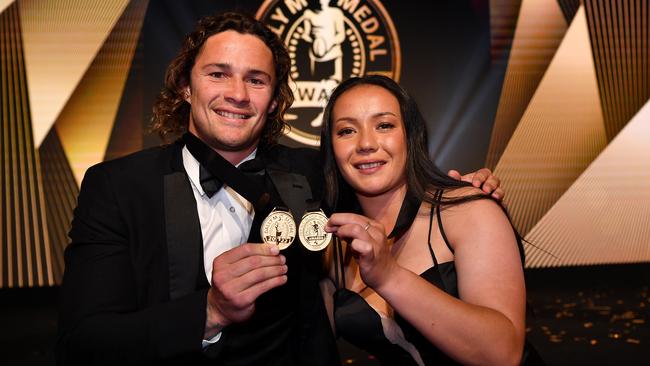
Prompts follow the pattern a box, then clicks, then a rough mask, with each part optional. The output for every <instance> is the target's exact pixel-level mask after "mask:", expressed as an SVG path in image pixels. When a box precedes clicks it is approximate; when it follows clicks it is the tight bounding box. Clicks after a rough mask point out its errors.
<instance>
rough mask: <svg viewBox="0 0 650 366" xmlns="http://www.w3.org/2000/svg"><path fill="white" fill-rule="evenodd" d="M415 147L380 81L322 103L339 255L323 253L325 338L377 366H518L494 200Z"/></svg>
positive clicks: (516, 314)
mask: <svg viewBox="0 0 650 366" xmlns="http://www.w3.org/2000/svg"><path fill="white" fill-rule="evenodd" d="M426 136H427V134H426V127H425V123H424V121H423V118H422V116H421V115H420V113H419V111H418V108H417V106H416V104H415V102H414V100H413V99H412V98H411V97H410V96H409V95H408V94H407V93H406V92H405V91H404V90H403V89H402V88H401V87H400V86H399V85H397V84H396V83H395V82H394V81H392V80H391V79H389V78H386V77H382V76H366V77H363V78H354V79H350V80H347V81H345V82H343V83H342V84H340V85H339V86H338V88H337V89H336V90H335V91H334V92H333V93H332V96H331V97H330V100H329V103H328V105H327V107H326V109H325V112H324V119H323V130H322V134H321V151H322V154H323V157H324V162H325V167H324V168H325V177H326V185H325V186H326V204H327V205H328V206H329V207H330V208H331V209H332V210H333V211H334V212H337V213H334V214H332V215H331V217H330V220H329V222H328V224H327V226H326V230H327V231H328V232H332V233H335V234H336V236H337V237H338V238H340V239H342V240H343V241H344V242H345V248H341V246H340V245H334V246H333V248H332V246H330V248H331V249H330V252H331V253H330V254H331V255H330V256H329V257H330V258H331V261H330V264H331V271H330V273H331V276H330V279H329V280H326V281H324V283H323V284H322V289H323V291H324V293H325V296H324V298H326V299H333V301H329V304H328V308H329V310H330V311H331V313H332V314H331V315H332V320H333V323H334V326H335V329H336V332H337V334H338V335H340V336H343V337H344V338H346V339H347V340H348V341H350V342H351V343H353V344H356V345H357V346H359V347H361V348H364V349H366V350H367V351H369V352H370V353H372V354H374V355H375V356H376V357H377V358H378V359H379V360H380V361H382V363H383V364H386V365H393V364H395V365H408V364H413V365H434V364H436V365H439V364H441V363H443V364H444V363H453V362H458V363H463V364H489V365H510V364H519V363H520V361H521V358H522V351H523V348H524V338H525V302H526V299H525V287H524V278H523V269H522V258H521V257H520V255H521V253H522V250H521V245H520V241H519V239H518V236H517V234H516V232H515V231H514V230H513V228H512V226H511V224H510V222H509V220H508V217H507V215H506V214H505V213H504V211H503V209H502V208H501V207H500V206H499V204H498V203H497V202H496V201H494V200H493V199H491V198H490V197H489V196H486V195H483V194H481V191H480V190H479V189H477V188H474V187H472V186H471V185H470V184H468V183H463V182H459V181H457V180H454V179H452V178H449V177H447V176H446V175H445V174H443V173H441V172H440V171H439V170H438V169H437V168H436V167H435V166H434V164H433V163H432V161H431V160H430V158H429V157H428V152H427V139H426ZM349 212H357V213H349ZM338 244H340V243H338ZM418 274H419V275H418Z"/></svg>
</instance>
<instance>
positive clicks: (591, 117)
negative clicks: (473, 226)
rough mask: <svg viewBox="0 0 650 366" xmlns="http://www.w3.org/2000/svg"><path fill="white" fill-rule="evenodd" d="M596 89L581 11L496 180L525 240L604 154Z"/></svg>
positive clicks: (512, 142) (581, 10)
mask: <svg viewBox="0 0 650 366" xmlns="http://www.w3.org/2000/svg"><path fill="white" fill-rule="evenodd" d="M605 146H606V138H605V129H604V126H603V117H602V112H601V108H600V100H599V96H598V86H597V83H596V75H595V72H594V64H593V59H592V54H591V47H590V42H589V33H588V31H587V22H586V18H585V12H584V9H583V8H582V7H581V8H580V9H579V10H578V13H577V14H576V16H575V17H574V19H573V22H572V24H571V26H570V27H569V30H568V31H567V33H566V36H565V37H564V40H563V41H562V43H561V44H560V47H559V49H558V51H557V52H556V54H555V57H554V58H553V60H552V61H551V64H550V65H549V67H548V70H547V71H546V73H545V74H544V77H543V78H542V80H541V82H540V85H539V87H538V88H537V90H536V92H535V94H534V95H533V98H532V99H531V102H530V104H529V105H528V108H527V109H526V111H525V112H524V115H523V116H522V118H521V121H520V122H519V124H518V126H517V129H516V130H515V132H514V134H513V136H512V138H511V139H510V142H509V143H508V146H507V147H506V149H505V151H504V153H503V156H502V157H501V160H500V161H499V163H498V165H497V167H496V169H495V174H496V175H497V176H499V177H501V179H502V181H503V184H502V185H503V188H504V189H505V191H506V192H508V193H507V195H506V199H505V203H506V204H507V205H508V207H509V209H510V212H511V215H512V219H513V221H514V223H515V225H516V227H517V228H518V229H519V230H520V232H521V233H522V234H526V233H527V232H528V231H529V230H530V229H531V228H532V227H533V226H534V225H535V223H537V221H538V220H539V219H540V218H541V217H542V216H543V215H544V214H545V213H546V212H547V210H548V209H549V208H551V207H552V206H553V204H554V203H555V202H556V201H557V199H558V198H559V197H560V196H561V195H562V194H563V193H564V192H565V191H566V189H567V188H569V187H570V186H571V184H572V183H573V182H574V181H575V179H576V178H577V177H578V176H579V175H580V174H581V173H582V172H583V171H584V169H585V168H586V167H587V166H588V165H589V164H590V163H591V162H592V161H593V159H594V158H595V157H596V156H598V154H599V153H600V152H601V151H602V150H603V149H604V148H605Z"/></svg>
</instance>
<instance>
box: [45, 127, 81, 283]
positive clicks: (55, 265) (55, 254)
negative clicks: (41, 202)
mask: <svg viewBox="0 0 650 366" xmlns="http://www.w3.org/2000/svg"><path fill="white" fill-rule="evenodd" d="M38 153H39V156H40V158H41V176H42V177H43V192H44V194H45V197H47V199H46V200H45V212H46V213H47V227H48V232H49V234H50V248H51V252H52V272H53V274H54V282H55V283H56V284H60V283H61V279H62V278H63V269H64V264H63V251H64V249H65V247H66V246H67V245H68V242H69V239H68V230H69V229H70V222H72V211H73V209H74V208H75V206H76V205H77V195H78V194H79V187H77V182H76V181H75V179H74V176H73V175H72V169H70V164H69V163H68V159H67V158H66V156H65V153H64V152H63V147H62V146H61V141H60V140H59V137H58V136H57V134H56V129H54V128H52V129H50V133H48V134H47V136H45V138H44V139H43V143H41V146H40V147H39V148H38Z"/></svg>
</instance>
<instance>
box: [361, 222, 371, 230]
mask: <svg viewBox="0 0 650 366" xmlns="http://www.w3.org/2000/svg"><path fill="white" fill-rule="evenodd" d="M369 228H370V221H368V222H367V223H366V226H364V227H363V231H368V229H369Z"/></svg>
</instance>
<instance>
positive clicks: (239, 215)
mask: <svg viewBox="0 0 650 366" xmlns="http://www.w3.org/2000/svg"><path fill="white" fill-rule="evenodd" d="M256 152H257V150H255V151H253V152H252V153H251V154H250V155H248V156H247V157H246V158H245V159H244V160H242V161H241V162H240V163H239V164H241V163H243V162H245V161H248V160H251V159H253V158H255V154H256ZM239 164H237V166H239ZM183 166H184V167H185V172H186V173H187V176H188V177H189V179H190V183H191V184H192V192H193V193H194V199H195V200H196V210H197V212H198V214H199V222H200V224H201V236H202V238H203V265H204V268H205V276H206V277H207V279H208V281H209V282H210V284H212V261H213V260H214V258H216V257H217V256H219V255H220V254H221V253H223V252H225V251H227V250H230V249H232V248H235V247H237V246H239V245H241V244H243V243H245V242H246V241H247V240H248V233H249V232H250V229H251V226H252V225H253V218H254V217H255V212H254V210H253V205H252V204H251V203H250V202H248V201H247V200H246V199H244V198H243V197H242V196H240V195H239V194H237V192H235V191H234V190H233V189H232V188H230V187H228V186H226V185H224V186H223V188H222V189H220V190H219V191H217V193H215V194H214V195H213V196H212V197H208V195H207V194H206V193H205V191H203V188H202V187H201V181H200V179H199V168H200V164H199V162H198V161H197V160H196V158H194V156H193V155H192V154H191V153H190V152H189V150H188V149H187V147H183ZM220 337H221V332H220V333H219V334H217V335H216V336H214V337H213V338H212V339H210V340H204V341H203V346H204V347H205V346H207V345H209V344H211V343H214V342H216V341H218V340H219V338H220Z"/></svg>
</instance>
